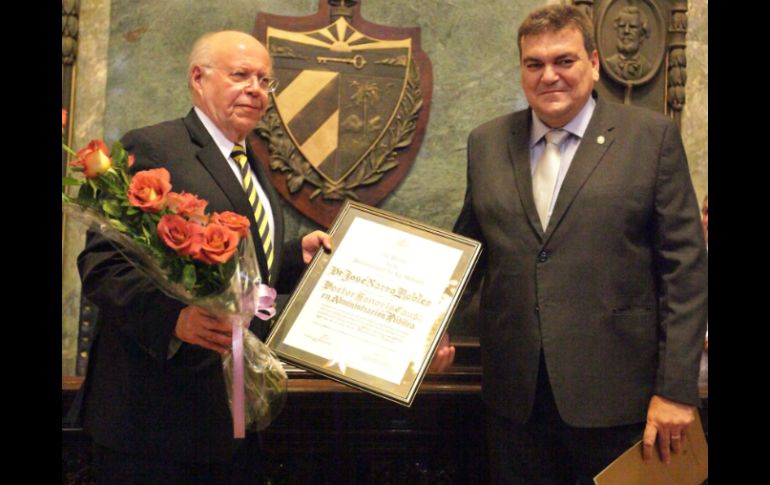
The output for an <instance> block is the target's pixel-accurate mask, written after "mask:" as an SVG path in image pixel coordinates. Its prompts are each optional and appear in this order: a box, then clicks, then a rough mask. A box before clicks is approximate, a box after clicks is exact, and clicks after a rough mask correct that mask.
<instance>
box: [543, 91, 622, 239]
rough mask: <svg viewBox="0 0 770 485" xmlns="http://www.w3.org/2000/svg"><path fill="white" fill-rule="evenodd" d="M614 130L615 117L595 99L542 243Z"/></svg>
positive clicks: (585, 179)
mask: <svg viewBox="0 0 770 485" xmlns="http://www.w3.org/2000/svg"><path fill="white" fill-rule="evenodd" d="M614 130H615V120H614V119H613V117H612V116H610V113H608V112H607V109H606V105H605V103H603V102H602V101H601V100H597V102H596V107H595V108H594V113H593V116H592V117H591V121H590V122H589V123H588V127H587V128H586V131H585V133H584V134H583V139H582V141H581V142H580V146H578V149H577V151H576V152H575V156H574V157H573V159H572V164H570V167H569V170H568V171H567V175H566V176H565V177H564V182H563V183H562V186H561V189H560V190H559V194H558V196H557V198H556V205H554V208H553V213H552V214H551V219H550V222H549V223H548V230H547V231H546V233H545V240H544V241H543V242H547V241H548V239H550V237H551V234H553V232H554V231H555V230H556V228H557V227H558V226H559V223H560V222H561V221H562V219H563V218H564V215H565V213H566V212H567V210H568V209H569V207H570V205H572V202H573V201H574V200H575V197H576V196H577V194H578V192H579V191H580V189H581V188H582V187H583V185H584V184H585V183H586V181H587V180H588V178H589V177H590V176H591V174H592V173H593V171H594V170H595V169H596V166H597V165H598V164H599V161H601V159H602V157H604V154H605V153H606V152H607V149H608V148H609V147H610V146H611V145H612V143H613V141H614V139H615V134H614ZM530 185H531V184H530Z"/></svg>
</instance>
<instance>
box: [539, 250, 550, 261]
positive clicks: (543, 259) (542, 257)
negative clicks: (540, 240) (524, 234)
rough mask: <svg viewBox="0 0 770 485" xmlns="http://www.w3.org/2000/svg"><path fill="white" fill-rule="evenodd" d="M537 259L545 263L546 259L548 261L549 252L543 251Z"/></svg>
mask: <svg viewBox="0 0 770 485" xmlns="http://www.w3.org/2000/svg"><path fill="white" fill-rule="evenodd" d="M537 260H538V261H539V262H541V263H545V262H546V261H548V252H547V251H541V252H540V254H538V255H537Z"/></svg>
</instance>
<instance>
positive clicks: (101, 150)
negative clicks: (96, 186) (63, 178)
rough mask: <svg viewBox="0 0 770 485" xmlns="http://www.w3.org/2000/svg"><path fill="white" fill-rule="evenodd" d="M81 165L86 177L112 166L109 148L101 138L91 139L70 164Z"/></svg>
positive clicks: (95, 175) (100, 172) (92, 176)
mask: <svg viewBox="0 0 770 485" xmlns="http://www.w3.org/2000/svg"><path fill="white" fill-rule="evenodd" d="M71 165H72V166H73V167H81V168H82V169H83V173H84V174H85V176H86V177H88V178H94V177H97V176H99V175H101V174H103V173H104V172H106V171H107V170H109V169H110V167H112V159H111V158H110V150H109V149H108V148H107V145H105V144H104V142H103V141H101V140H91V143H89V144H88V146H87V147H85V148H83V149H82V150H80V151H79V152H78V159H77V160H76V161H74V162H72V164H71Z"/></svg>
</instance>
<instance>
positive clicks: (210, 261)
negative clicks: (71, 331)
mask: <svg viewBox="0 0 770 485" xmlns="http://www.w3.org/2000/svg"><path fill="white" fill-rule="evenodd" d="M64 116H65V113H64V112H63V113H62V125H64V119H65V118H64ZM62 148H63V149H64V150H66V151H67V152H68V153H70V154H71V155H72V156H73V157H74V158H75V161H74V162H71V164H70V165H71V167H72V169H73V170H74V171H76V172H82V173H83V175H85V178H82V179H80V178H79V179H76V178H71V177H65V178H64V179H63V180H62V185H63V186H64V187H66V186H79V189H78V191H77V195H76V196H70V195H67V194H66V193H65V192H64V191H63V192H62V209H63V210H64V211H65V212H66V213H67V214H68V215H70V216H73V217H74V218H76V219H77V220H80V221H82V222H84V223H85V224H87V225H88V226H89V227H90V228H91V229H92V230H95V231H98V232H99V233H100V234H102V235H103V236H104V237H105V238H107V239H108V240H109V241H110V242H111V243H112V244H113V246H115V248H116V249H117V250H118V251H120V252H121V253H122V254H123V255H124V256H125V257H126V259H127V260H128V261H130V262H131V264H132V265H134V266H135V267H136V268H138V269H139V270H140V271H142V272H143V273H144V274H145V275H147V276H148V277H149V278H150V279H151V280H152V281H153V283H154V284H155V285H156V286H157V287H158V288H159V289H161V290H162V291H163V292H164V293H166V294H167V295H169V296H170V297H172V298H175V299H177V300H180V301H182V302H184V303H187V304H189V305H194V306H197V307H200V308H202V309H204V310H205V311H207V312H208V313H209V314H212V315H214V316H216V317H217V318H218V319H220V320H221V321H227V322H229V323H231V324H232V326H233V334H232V335H233V348H232V351H231V352H228V353H226V354H225V355H224V356H223V358H222V362H223V367H224V372H225V381H226V383H227V386H226V387H227V390H228V398H229V401H230V405H231V411H232V414H233V425H234V435H235V437H236V438H242V437H243V436H244V434H245V429H246V428H251V429H256V430H262V429H264V428H266V427H267V426H268V425H269V424H270V423H271V422H272V421H273V420H274V419H275V417H276V416H277V415H278V413H279V412H280V410H281V409H282V407H283V404H284V403H285V400H286V385H287V377H286V372H285V370H284V369H283V367H282V365H281V363H280V361H279V360H278V359H277V357H276V356H275V354H274V353H273V352H272V351H271V350H270V349H269V348H268V347H267V346H266V345H264V344H263V343H262V342H260V341H259V339H257V338H256V337H255V336H254V335H253V334H252V333H251V332H249V331H245V330H246V329H247V328H248V326H249V323H250V322H251V320H252V318H253V317H254V316H257V317H258V318H261V319H263V320H266V319H269V318H271V317H272V316H273V315H274V313H275V310H274V308H273V301H274V299H275V290H274V289H272V288H270V287H268V286H267V285H265V284H262V282H261V279H260V275H259V267H258V265H257V262H256V253H255V252H254V243H253V240H252V236H251V232H250V230H249V220H248V219H247V218H245V217H243V216H241V215H239V214H235V213H233V212H221V213H213V214H207V213H206V210H205V208H206V205H207V202H206V201H205V200H203V199H200V198H198V197H197V196H196V195H195V194H190V193H184V192H182V193H176V192H172V191H171V183H170V174H169V172H168V171H167V170H166V169H164V168H158V169H152V170H143V171H139V172H136V173H135V174H133V175H131V174H130V173H129V168H130V167H131V165H132V164H133V161H134V160H133V156H132V155H130V154H128V153H127V152H126V151H125V150H124V149H123V146H122V145H121V144H120V142H115V143H114V144H113V146H112V149H111V150H110V149H108V147H107V146H106V145H105V144H104V142H102V141H101V140H94V141H92V142H91V143H89V145H88V146H87V147H86V148H84V149H82V150H80V151H78V152H75V151H73V150H72V149H71V148H70V147H69V146H67V145H66V143H64V140H63V139H62Z"/></svg>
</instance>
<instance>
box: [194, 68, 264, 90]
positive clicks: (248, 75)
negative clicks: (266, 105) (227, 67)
mask: <svg viewBox="0 0 770 485" xmlns="http://www.w3.org/2000/svg"><path fill="white" fill-rule="evenodd" d="M205 67H207V68H212V69H216V70H217V71H219V72H221V73H222V74H224V75H225V76H227V78H228V79H229V80H230V81H232V82H233V84H242V85H243V87H246V86H251V84H252V83H253V82H254V80H256V81H257V85H259V87H260V89H262V90H264V91H265V92H266V93H268V94H269V93H274V92H275V90H276V89H278V79H276V78H274V77H271V76H260V75H259V74H256V73H253V72H250V71H246V70H243V69H236V70H234V71H230V72H227V71H223V70H222V69H219V68H217V67H214V66H205Z"/></svg>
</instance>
